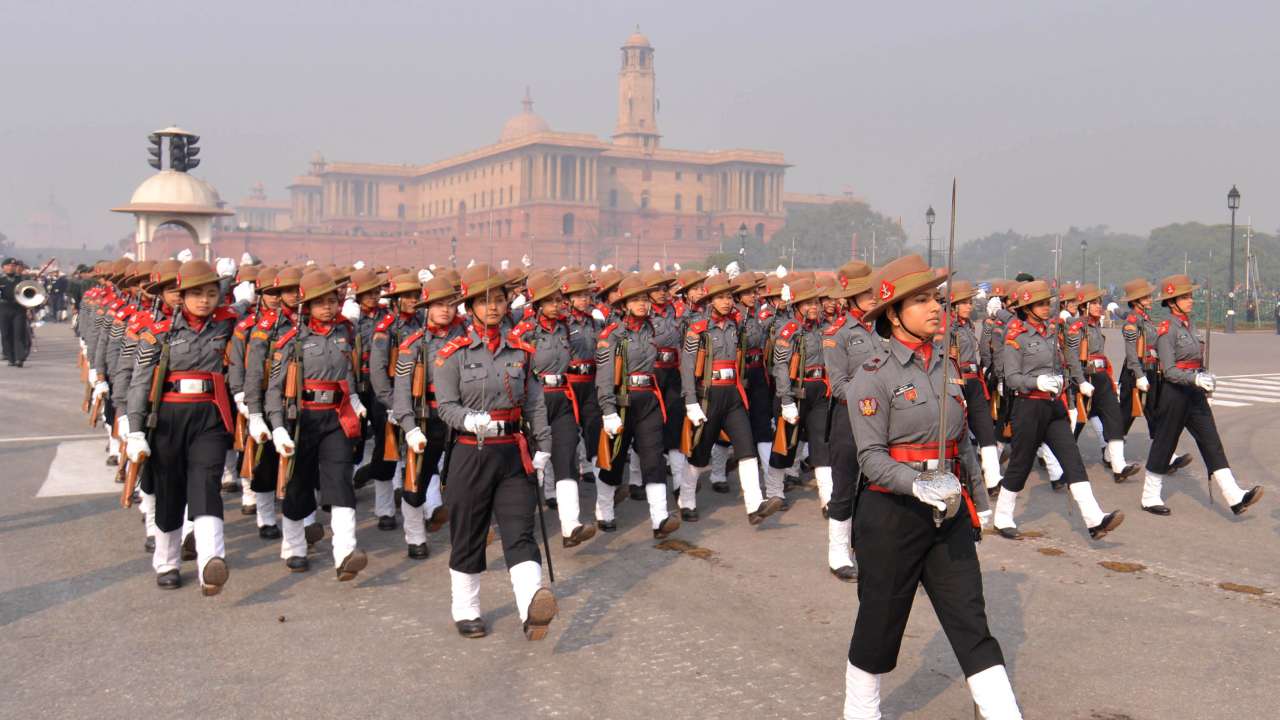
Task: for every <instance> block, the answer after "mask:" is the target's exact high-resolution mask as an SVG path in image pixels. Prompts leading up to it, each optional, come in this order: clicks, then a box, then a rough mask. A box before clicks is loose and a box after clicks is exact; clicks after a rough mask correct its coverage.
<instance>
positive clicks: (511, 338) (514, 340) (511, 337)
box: [507, 332, 538, 355]
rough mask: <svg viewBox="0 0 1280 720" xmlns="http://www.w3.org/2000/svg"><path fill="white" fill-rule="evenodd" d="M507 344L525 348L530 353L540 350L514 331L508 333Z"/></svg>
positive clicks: (516, 347)
mask: <svg viewBox="0 0 1280 720" xmlns="http://www.w3.org/2000/svg"><path fill="white" fill-rule="evenodd" d="M507 344H508V345H510V346H511V347H513V348H515V349H517V350H523V351H525V352H527V353H529V354H530V355H532V354H534V353H536V352H538V348H536V347H534V346H533V345H531V344H530V343H527V342H525V341H524V340H521V339H520V336H518V335H516V334H515V333H514V332H510V333H507Z"/></svg>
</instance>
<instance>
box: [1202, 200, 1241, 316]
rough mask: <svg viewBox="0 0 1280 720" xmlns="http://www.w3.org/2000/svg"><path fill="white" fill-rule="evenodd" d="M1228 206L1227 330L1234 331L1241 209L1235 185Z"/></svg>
mask: <svg viewBox="0 0 1280 720" xmlns="http://www.w3.org/2000/svg"><path fill="white" fill-rule="evenodd" d="M1227 208H1228V209H1230V210H1231V255H1230V257H1229V259H1228V261H1227V332H1229V333H1233V332H1235V331H1236V210H1239V209H1240V191H1239V190H1237V189H1236V186H1235V185H1232V186H1231V190H1230V191H1229V192H1228V193H1227ZM1210 302H1212V300H1210ZM1209 326H1210V327H1213V318H1209Z"/></svg>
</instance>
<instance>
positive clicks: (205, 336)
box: [128, 308, 237, 431]
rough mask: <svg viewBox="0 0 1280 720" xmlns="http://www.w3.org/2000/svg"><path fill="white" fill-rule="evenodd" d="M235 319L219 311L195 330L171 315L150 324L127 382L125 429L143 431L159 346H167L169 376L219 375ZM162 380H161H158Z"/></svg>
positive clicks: (180, 316) (182, 317) (230, 314)
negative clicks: (126, 418)
mask: <svg viewBox="0 0 1280 720" xmlns="http://www.w3.org/2000/svg"><path fill="white" fill-rule="evenodd" d="M236 320H237V318H236V316H235V315H234V314H233V313H231V312H230V311H229V310H226V309H224V308H219V309H218V310H216V311H215V312H214V314H213V315H212V316H211V317H209V318H208V319H207V320H205V322H204V324H203V326H202V327H201V328H200V329H199V330H195V329H193V328H192V327H191V326H190V325H189V324H188V323H187V318H186V315H184V314H183V313H181V312H176V313H174V315H173V317H171V318H168V319H165V320H162V321H160V322H158V323H154V324H153V325H151V326H150V327H149V328H147V329H146V330H144V331H143V332H142V333H141V336H140V337H139V340H138V347H137V353H136V355H137V357H136V358H135V359H134V366H133V374H132V376H130V379H129V406H128V407H129V427H130V429H133V430H136V431H140V430H142V428H143V427H145V422H146V418H147V413H148V412H150V411H151V405H150V402H149V400H148V394H149V392H150V390H151V372H152V368H154V367H155V366H156V364H157V363H158V362H159V361H160V354H161V351H162V349H163V345H164V344H165V343H168V345H169V372H171V373H172V372H180V371H191V372H213V373H221V372H222V371H223V365H222V357H223V353H224V352H226V349H227V341H229V340H230V339H231V333H232V332H233V331H234V330H235V325H236ZM161 380H164V378H161Z"/></svg>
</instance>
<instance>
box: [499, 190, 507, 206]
mask: <svg viewBox="0 0 1280 720" xmlns="http://www.w3.org/2000/svg"><path fill="white" fill-rule="evenodd" d="M506 204H507V189H506V188H498V207H502V206H503V205H506Z"/></svg>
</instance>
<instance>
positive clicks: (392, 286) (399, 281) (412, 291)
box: [386, 272, 422, 297]
mask: <svg viewBox="0 0 1280 720" xmlns="http://www.w3.org/2000/svg"><path fill="white" fill-rule="evenodd" d="M421 292H422V281H421V280H419V279H418V273H415V272H407V273H404V274H403V275H397V276H395V277H393V278H391V280H390V281H388V282H387V290H386V296H387V297H395V296H397V295H417V294H419V293H421Z"/></svg>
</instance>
